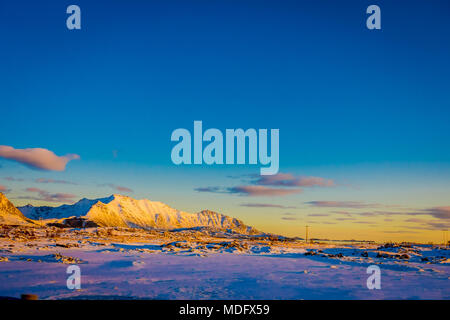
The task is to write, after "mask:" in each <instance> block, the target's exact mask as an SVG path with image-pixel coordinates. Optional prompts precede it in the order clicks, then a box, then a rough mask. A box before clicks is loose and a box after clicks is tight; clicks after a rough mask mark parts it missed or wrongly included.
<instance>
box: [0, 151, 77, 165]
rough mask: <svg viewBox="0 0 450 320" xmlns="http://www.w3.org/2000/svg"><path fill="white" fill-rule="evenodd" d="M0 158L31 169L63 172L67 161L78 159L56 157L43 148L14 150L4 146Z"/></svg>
mask: <svg viewBox="0 0 450 320" xmlns="http://www.w3.org/2000/svg"><path fill="white" fill-rule="evenodd" d="M0 157H2V158H5V159H9V160H13V161H17V162H19V163H21V164H23V165H25V166H27V167H29V168H32V169H39V170H47V171H64V170H65V169H66V165H67V163H68V162H69V161H71V160H78V159H80V156H79V155H77V154H66V155H65V156H57V155H56V154H54V153H53V152H52V151H50V150H47V149H43V148H27V149H14V148H13V147H10V146H4V145H1V146H0Z"/></svg>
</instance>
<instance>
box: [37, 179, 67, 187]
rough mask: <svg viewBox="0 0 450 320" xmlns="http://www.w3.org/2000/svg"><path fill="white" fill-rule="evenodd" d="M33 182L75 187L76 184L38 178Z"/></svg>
mask: <svg viewBox="0 0 450 320" xmlns="http://www.w3.org/2000/svg"><path fill="white" fill-rule="evenodd" d="M34 181H35V182H36V183H56V184H72V185H76V183H74V182H70V181H66V180H55V179H44V178H39V179H36V180H34Z"/></svg>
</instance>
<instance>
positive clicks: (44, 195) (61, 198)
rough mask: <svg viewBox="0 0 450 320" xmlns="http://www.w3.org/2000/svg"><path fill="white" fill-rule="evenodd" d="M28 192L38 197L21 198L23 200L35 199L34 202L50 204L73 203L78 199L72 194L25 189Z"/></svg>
mask: <svg viewBox="0 0 450 320" xmlns="http://www.w3.org/2000/svg"><path fill="white" fill-rule="evenodd" d="M25 191H27V192H31V193H36V194H37V195H38V196H37V197H31V198H29V197H21V198H22V199H33V200H41V201H49V202H73V200H74V198H75V197H76V196H75V195H73V194H70V193H50V192H48V191H45V190H42V189H39V188H27V189H25Z"/></svg>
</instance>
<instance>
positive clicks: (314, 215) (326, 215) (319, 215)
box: [308, 213, 330, 217]
mask: <svg viewBox="0 0 450 320" xmlns="http://www.w3.org/2000/svg"><path fill="white" fill-rule="evenodd" d="M328 216H330V214H329V213H310V214H308V217H328Z"/></svg>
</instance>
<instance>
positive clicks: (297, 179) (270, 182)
mask: <svg viewBox="0 0 450 320" xmlns="http://www.w3.org/2000/svg"><path fill="white" fill-rule="evenodd" d="M254 177H255V178H256V179H254V180H253V181H252V184H255V185H263V186H283V187H305V188H306V187H332V186H334V185H335V183H334V181H333V180H331V179H325V178H321V177H308V176H294V175H293V174H291V173H279V174H276V175H272V176H254Z"/></svg>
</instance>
